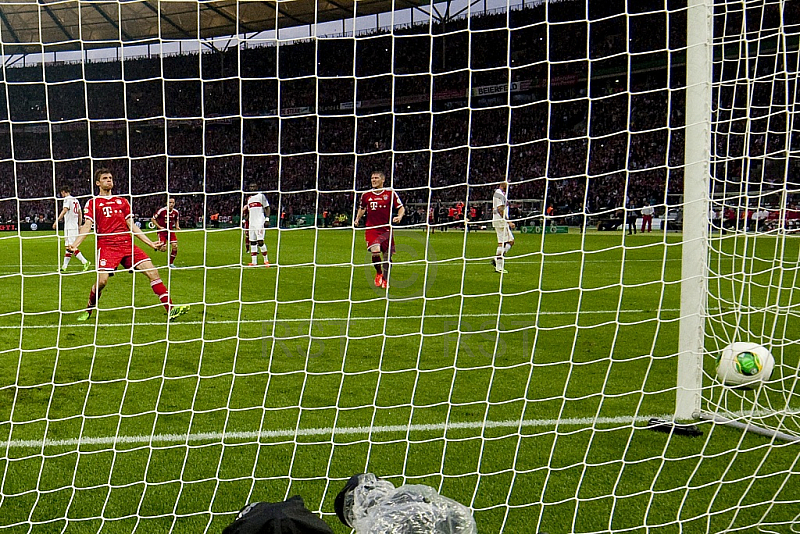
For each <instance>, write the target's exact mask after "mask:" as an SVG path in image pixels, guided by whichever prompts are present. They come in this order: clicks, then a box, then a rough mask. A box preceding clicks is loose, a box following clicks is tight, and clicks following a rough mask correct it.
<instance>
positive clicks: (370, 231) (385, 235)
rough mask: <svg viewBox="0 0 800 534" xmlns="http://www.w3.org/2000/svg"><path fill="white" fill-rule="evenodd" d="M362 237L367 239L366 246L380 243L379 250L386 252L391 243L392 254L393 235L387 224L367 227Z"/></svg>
mask: <svg viewBox="0 0 800 534" xmlns="http://www.w3.org/2000/svg"><path fill="white" fill-rule="evenodd" d="M364 237H365V238H366V240H367V248H370V247H372V246H373V245H380V247H381V252H388V251H389V246H390V245H391V247H392V248H391V250H392V254H394V252H395V250H394V236H393V235H392V231H391V229H390V228H389V227H388V226H380V227H376V228H367V231H366V233H365V234H364Z"/></svg>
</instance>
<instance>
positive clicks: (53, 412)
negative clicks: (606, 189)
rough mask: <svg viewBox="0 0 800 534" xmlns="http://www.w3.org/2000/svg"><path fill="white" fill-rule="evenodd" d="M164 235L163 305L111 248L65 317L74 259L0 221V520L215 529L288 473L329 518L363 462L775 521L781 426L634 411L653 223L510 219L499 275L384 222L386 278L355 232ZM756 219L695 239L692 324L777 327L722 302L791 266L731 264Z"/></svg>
mask: <svg viewBox="0 0 800 534" xmlns="http://www.w3.org/2000/svg"><path fill="white" fill-rule="evenodd" d="M179 239H180V241H179V243H180V251H179V255H178V260H177V264H178V266H179V268H178V269H166V268H165V267H164V263H165V262H166V258H167V256H166V254H163V253H156V252H153V253H150V256H151V257H152V258H153V260H154V262H155V263H156V264H157V265H158V266H159V267H160V272H161V276H162V278H164V279H165V281H167V283H168V286H169V289H170V295H171V297H172V299H173V300H174V301H175V302H176V303H181V304H191V305H192V309H191V311H190V312H189V313H188V314H187V315H185V316H183V317H181V318H180V319H178V321H176V322H174V323H169V324H168V323H167V321H166V314H165V312H164V310H163V308H162V307H161V306H160V305H159V303H158V300H157V299H156V297H155V296H154V295H153V293H152V291H151V290H150V287H149V284H148V283H147V280H146V278H145V277H144V276H142V275H140V274H137V275H131V274H129V273H127V272H124V271H122V272H118V273H117V274H116V275H115V276H114V277H113V278H111V280H110V281H109V284H108V286H107V288H106V291H105V292H104V293H103V295H102V298H101V300H100V310H99V311H98V313H96V314H95V315H94V316H93V317H92V319H91V320H90V321H89V322H88V323H86V324H79V323H77V322H76V321H75V319H76V317H77V313H78V312H79V311H81V310H82V309H83V307H84V306H85V304H86V299H87V298H88V293H89V289H90V287H91V285H92V283H93V279H94V276H95V275H94V273H93V272H88V273H82V272H80V266H79V264H78V262H77V261H76V260H73V263H72V265H71V266H70V270H69V272H68V273H66V274H59V273H58V272H57V267H58V264H59V262H60V260H61V255H62V249H61V245H60V244H59V243H58V241H57V239H56V238H55V237H54V236H53V235H52V233H30V234H22V235H21V236H16V235H8V236H5V235H0V258H3V260H2V263H1V264H0V287H2V293H3V299H2V300H0V440H2V444H1V445H2V446H1V447H0V451H2V457H0V476H1V477H2V487H0V528H3V529H4V531H6V532H14V533H16V532H32V531H35V532H37V533H39V532H68V533H72V532H109V533H110V532H113V533H117V532H119V533H127V532H167V531H170V530H171V531H174V532H204V531H208V532H220V531H221V530H222V528H223V527H224V526H225V525H227V524H228V523H230V522H231V521H232V520H233V517H234V515H235V512H236V511H237V510H239V509H240V508H241V507H243V506H244V505H245V504H247V503H248V502H251V501H259V500H266V501H275V500H283V499H285V498H286V497H288V496H290V495H294V494H299V495H301V496H302V497H303V498H304V500H305V502H306V504H307V506H308V507H309V508H311V509H312V510H321V511H322V512H323V514H324V518H325V519H326V520H327V522H328V523H329V524H330V525H331V526H332V527H333V529H334V531H335V532H347V531H348V530H346V529H345V528H344V527H343V526H342V525H340V524H339V523H338V521H337V520H336V519H335V516H334V515H332V514H333V499H334V497H335V495H336V494H337V493H338V491H339V490H340V489H341V487H342V486H343V484H344V480H345V479H347V478H349V477H350V476H351V475H353V474H354V473H358V472H364V471H371V472H374V473H376V474H378V475H379V476H383V477H387V478H389V479H390V480H392V481H393V482H394V483H395V484H396V485H399V484H402V483H422V484H429V485H432V486H434V487H435V488H437V489H439V490H440V491H441V492H442V493H444V494H445V495H447V496H449V497H452V498H454V499H456V500H458V501H460V502H462V503H465V504H468V505H471V506H472V507H473V508H474V509H475V517H476V520H477V522H478V527H479V531H480V532H481V533H488V532H510V533H527V532H537V531H546V532H551V533H557V532H598V531H606V530H609V529H614V530H624V529H630V530H631V531H642V530H644V525H647V526H649V528H650V529H652V530H653V531H658V532H679V531H680V530H681V528H683V529H689V530H690V531H703V532H705V531H713V532H719V531H723V530H733V529H735V528H737V527H740V526H743V525H749V524H752V523H756V522H760V523H762V524H767V523H770V524H774V525H775V526H772V527H770V528H772V529H773V530H774V531H776V532H788V531H789V527H788V523H790V522H791V521H794V522H795V527H796V523H797V516H796V514H797V511H796V510H797V500H796V499H797V497H796V494H795V492H794V490H793V489H792V488H793V487H796V485H797V483H798V475H797V464H796V462H797V457H798V445H797V444H785V443H781V442H774V443H771V442H770V440H769V439H768V438H765V437H759V436H754V435H752V434H743V433H741V432H740V431H737V430H733V429H730V428H723V427H712V426H711V425H709V424H703V425H701V428H702V429H703V430H704V431H705V434H704V436H703V437H701V438H686V437H678V436H675V437H670V436H668V435H666V434H657V433H654V432H652V431H650V430H646V429H643V428H642V427H643V425H644V422H645V421H646V420H647V418H649V417H650V416H653V415H661V414H669V413H671V412H672V410H673V405H674V397H675V373H676V356H675V354H676V352H677V339H678V318H679V312H678V309H679V302H680V272H681V262H680V245H679V239H680V238H679V236H677V235H674V234H669V235H665V234H647V235H638V236H622V235H621V234H620V233H618V232H617V233H595V232H590V233H589V234H586V235H580V234H575V233H573V234H568V235H548V236H545V237H542V236H541V235H533V234H525V235H523V234H519V235H518V236H517V243H516V245H515V246H514V248H513V249H512V251H511V253H510V256H511V258H510V260H508V263H507V269H508V270H509V273H508V274H506V275H503V276H502V277H500V275H498V274H496V273H494V270H493V268H492V266H491V265H490V263H489V260H490V258H491V256H492V255H493V254H494V249H495V244H494V234H493V233H491V232H475V233H470V234H467V235H465V234H464V233H463V232H458V231H450V232H446V233H441V232H437V233H435V234H432V235H428V234H426V233H424V232H421V231H414V230H401V231H399V232H398V233H397V236H396V241H397V248H398V252H397V254H396V256H395V261H396V264H395V267H394V271H393V275H392V276H393V278H392V286H391V287H390V289H389V290H388V292H387V291H385V290H381V289H378V288H375V287H374V286H373V284H372V277H373V276H374V270H373V269H372V267H371V266H370V265H369V258H368V256H367V254H366V251H365V249H364V241H363V232H355V233H353V231H352V230H347V229H342V230H339V229H336V230H334V229H328V230H313V229H303V230H281V231H280V232H279V231H277V230H270V231H268V232H267V243H268V245H269V250H270V260H271V262H272V264H273V266H272V267H270V268H264V267H246V266H245V265H244V263H246V262H247V261H249V257H248V256H247V255H246V254H244V253H243V248H242V241H241V232H240V231H239V230H238V229H230V230H211V231H207V232H202V231H187V232H183V233H182V234H181V236H180V238H179ZM759 239H760V240H759V241H758V242H756V241H755V240H754V241H753V242H752V243H751V242H748V241H745V242H743V241H742V240H741V239H734V238H730V239H728V238H726V239H721V240H720V241H719V242H716V243H715V244H714V247H715V248H718V249H719V250H724V251H726V252H733V251H737V252H738V254H732V255H728V254H720V255H718V256H717V255H715V256H714V261H712V268H714V269H715V270H717V271H719V273H720V277H719V279H720V280H721V282H720V283H719V284H718V285H717V286H715V289H716V292H715V295H716V296H715V297H714V298H712V299H711V300H710V301H709V309H713V310H718V313H716V314H715V316H714V318H713V320H712V321H711V325H712V326H713V330H714V332H715V334H716V335H718V336H719V337H721V338H725V337H726V336H727V337H728V338H731V336H732V335H734V334H735V332H736V330H737V328H738V329H740V330H744V331H747V332H758V331H761V332H773V333H774V332H778V333H779V335H778V336H777V339H780V340H784V341H785V340H792V339H797V338H798V337H800V329H799V328H798V325H797V322H796V319H789V318H786V317H787V316H786V314H782V315H781V314H775V315H771V314H769V313H760V314H746V313H745V314H743V313H742V312H741V310H740V309H737V308H735V307H733V306H731V304H730V303H731V302H732V301H733V300H734V299H733V297H734V296H737V295H738V296H739V297H740V298H738V299H737V301H740V300H741V295H742V294H743V293H744V292H743V288H745V287H747V288H749V289H748V290H747V292H748V293H747V294H748V295H749V297H748V299H749V302H750V303H752V304H755V303H756V302H758V301H764V300H765V299H766V300H768V301H771V300H770V299H772V298H773V297H774V296H775V294H776V292H777V293H779V294H780V296H779V297H777V298H778V300H777V301H778V302H781V303H782V305H783V306H788V307H792V306H796V304H795V303H794V301H796V299H797V297H796V295H795V294H794V293H793V292H792V291H791V288H793V284H794V282H793V281H792V280H793V279H792V278H791V277H790V276H784V277H779V278H780V279H778V278H776V275H775V273H774V270H768V269H751V268H749V267H748V268H747V269H745V268H743V266H744V265H745V263H746V261H747V260H746V258H747V257H748V255H747V254H744V252H747V251H750V249H749V248H747V247H751V246H752V247H754V248H753V250H752V251H750V252H752V254H750V256H749V257H753V256H755V257H758V256H759V254H760V253H759V254H756V253H755V251H756V248H758V247H760V249H763V255H762V256H764V257H767V258H769V257H772V256H771V255H774V253H775V250H776V249H775V247H776V246H777V244H779V240H777V239H775V238H759ZM795 241H796V240H795V239H788V240H780V244H782V245H781V246H782V247H783V248H781V249H780V257H782V258H784V260H785V259H787V258H789V259H791V258H797V257H798V255H797V254H798V253H797V244H796V242H795ZM83 249H84V253H85V254H86V255H87V257H88V258H89V259H90V260H92V261H94V257H93V252H92V241H91V240H87V241H86V244H85V245H84V247H83ZM751 261H752V260H751ZM765 265H772V263H770V262H765ZM751 267H752V265H751ZM783 268H787V264H785V263H784V264H783ZM788 268H789V269H792V267H791V265H789V267H788ZM793 269H794V270H795V271H796V269H797V265H796V262H795V265H794V267H793ZM753 272H755V273H756V274H752V273H753ZM788 272H792V271H788ZM747 273H751V274H747ZM762 308H763V304H762ZM789 317H791V316H789ZM792 321H794V322H792ZM731 325H733V326H731ZM773 337H775V336H773ZM787 345H788V344H787ZM789 348H791V346H790V347H789ZM779 361H780V362H784V366H783V368H782V369H783V371H782V372H784V374H786V373H788V372H789V371H787V370H791V368H792V366H794V370H795V374H796V369H797V356H796V354H792V352H791V351H790V350H786V351H782V352H781V354H780V359H779ZM711 363H713V362H707V365H711ZM792 387H796V386H790V389H789V391H788V393H790V394H791V393H792V389H791V388H792ZM781 393H786V391H785V388H784V390H783V391H782V392H781ZM794 394H795V395H796V392H795V393H794ZM776 396H778V395H777V393H776ZM753 475H757V476H756V477H753Z"/></svg>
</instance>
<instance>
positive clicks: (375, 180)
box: [353, 171, 406, 289]
mask: <svg viewBox="0 0 800 534" xmlns="http://www.w3.org/2000/svg"><path fill="white" fill-rule="evenodd" d="M370 180H371V181H372V191H367V192H366V193H364V194H363V195H361V202H360V203H359V206H358V213H356V218H355V220H354V221H353V224H354V225H355V226H358V223H359V222H360V221H361V217H363V216H364V214H365V213H366V214H367V230H366V232H365V235H364V237H365V238H366V240H367V250H369V251H370V252H371V253H372V265H373V266H374V267H375V271H376V274H375V287H382V288H384V289H386V288H387V287H389V264H390V263H391V261H392V254H394V236H392V226H391V223H395V224H396V223H399V222H400V221H402V220H403V216H404V215H405V214H406V208H405V207H404V206H403V203H402V202H401V201H400V197H398V196H397V193H395V192H394V191H392V189H391V188H388V187H384V186H383V184H384V182H386V175H385V174H383V173H382V172H380V171H373V172H372V176H370ZM393 206H394V208H395V209H397V215H396V216H395V217H394V218H393V217H392V207H393ZM381 254H382V255H383V258H381ZM381 261H382V262H383V265H381Z"/></svg>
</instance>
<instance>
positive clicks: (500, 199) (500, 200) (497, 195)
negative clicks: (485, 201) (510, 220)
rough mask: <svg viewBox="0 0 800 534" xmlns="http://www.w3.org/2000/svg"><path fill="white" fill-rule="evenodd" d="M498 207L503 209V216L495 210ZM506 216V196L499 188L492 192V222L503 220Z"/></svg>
mask: <svg viewBox="0 0 800 534" xmlns="http://www.w3.org/2000/svg"><path fill="white" fill-rule="evenodd" d="M500 206H502V207H503V215H500V212H499V211H498V209H497V208H499V207H500ZM507 216H508V197H507V196H506V193H505V191H503V190H502V189H500V188H499V187H498V188H497V189H495V190H494V196H493V197H492V220H493V221H497V220H501V219H505V218H506V217H507Z"/></svg>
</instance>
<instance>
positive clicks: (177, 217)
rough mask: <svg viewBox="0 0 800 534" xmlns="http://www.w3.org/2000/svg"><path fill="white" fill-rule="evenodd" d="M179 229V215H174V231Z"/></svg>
mask: <svg viewBox="0 0 800 534" xmlns="http://www.w3.org/2000/svg"><path fill="white" fill-rule="evenodd" d="M180 229H181V216H180V215H176V216H175V230H176V231H180Z"/></svg>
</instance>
